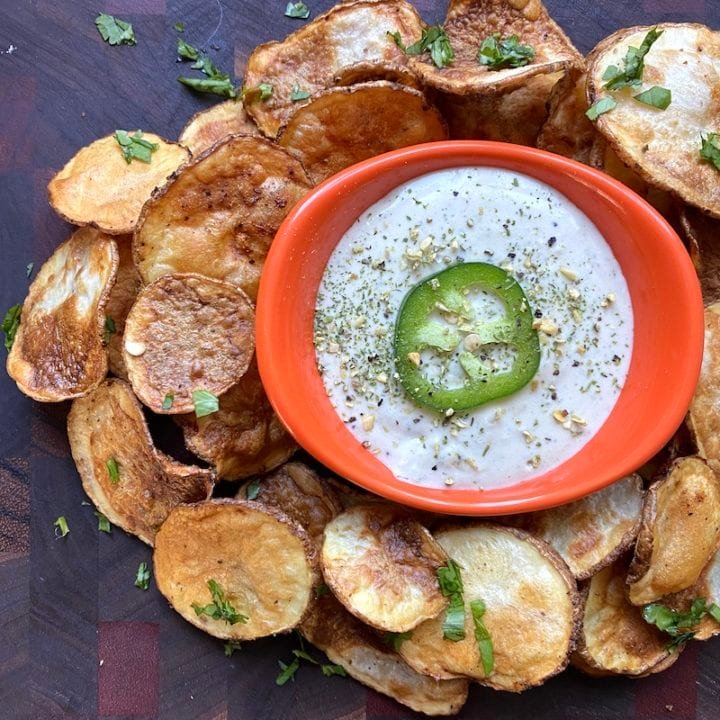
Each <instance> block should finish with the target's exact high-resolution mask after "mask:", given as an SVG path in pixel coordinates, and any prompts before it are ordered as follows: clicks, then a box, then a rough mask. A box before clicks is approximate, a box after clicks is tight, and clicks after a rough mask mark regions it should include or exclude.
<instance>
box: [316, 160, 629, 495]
mask: <svg viewBox="0 0 720 720" xmlns="http://www.w3.org/2000/svg"><path fill="white" fill-rule="evenodd" d="M470 261H473V262H477V261H479V262H485V263H490V264H493V265H497V266H499V267H501V268H503V269H504V270H506V271H507V272H509V273H510V274H511V275H512V276H513V277H514V278H515V279H516V280H517V281H518V282H519V283H520V285H521V286H522V288H523V290H524V291H525V295H526V296H527V299H528V302H529V303H530V307H531V309H532V311H533V313H534V317H535V323H534V325H535V327H536V328H537V331H538V334H539V338H540V347H541V359H540V367H539V369H538V371H537V374H536V375H535V377H534V378H533V380H532V381H531V382H530V383H529V384H528V385H526V386H525V387H524V388H522V389H521V390H519V391H517V392H516V393H514V394H512V395H509V396H507V397H504V398H501V399H499V400H495V401H492V402H490V403H487V404H485V405H482V406H480V407H478V408H476V409H474V410H471V411H469V412H466V413H462V414H461V413H454V412H453V411H452V410H448V412H447V413H445V414H438V413H437V412H434V411H432V410H430V409H427V408H423V407H420V406H418V405H416V404H415V403H414V402H413V401H412V400H411V399H410V398H409V397H408V396H407V395H406V393H405V391H404V389H403V387H402V385H401V384H400V382H399V379H398V375H397V373H396V370H395V361H394V353H393V335H394V327H395V321H396V319H397V315H398V310H399V308H400V305H401V303H402V301H403V298H404V297H405V296H406V294H407V293H408V291H409V290H410V289H411V288H412V287H414V286H415V285H416V284H417V283H418V282H419V281H420V280H422V279H423V278H425V277H427V276H428V275H432V274H433V273H436V272H438V271H440V270H442V269H444V268H446V267H449V266H450V265H454V264H456V263H462V262H470ZM471 302H472V304H473V306H474V308H475V310H476V313H477V314H478V316H480V317H487V318H492V317H493V316H499V315H500V314H502V313H503V305H502V303H501V302H500V300H499V299H497V298H496V297H494V296H492V295H488V294H482V293H479V294H477V296H476V297H473V298H471ZM438 316H439V318H440V320H441V321H442V322H449V323H451V324H452V323H453V322H455V323H457V319H456V318H453V317H452V315H451V314H449V315H448V314H445V315H443V314H442V313H439V314H438ZM632 337H633V315H632V305H631V301H630V295H629V292H628V288H627V284H626V282H625V279H624V277H623V275H622V271H621V269H620V267H619V265H618V263H617V261H616V260H615V258H614V256H613V254H612V251H611V250H610V248H609V246H608V245H607V243H606V242H605V240H604V238H603V237H602V235H601V234H600V232H599V231H598V229H597V228H596V227H595V225H594V224H593V223H592V222H591V221H590V220H589V219H588V218H587V217H586V216H585V215H584V214H583V213H582V212H580V210H579V209H578V208H577V207H576V206H575V205H574V204H573V203H571V202H570V201H569V200H568V199H567V198H566V197H565V196H564V195H562V194H561V193H559V192H558V191H556V190H555V189H553V188H551V187H550V186H548V185H546V184H544V183H542V182H539V181H537V180H535V179H533V178H530V177H528V176H526V175H522V174H518V173H515V172H511V171H508V170H501V169H495V168H485V167H463V168H454V169H449V170H442V171H439V172H434V173H430V174H427V175H424V176H421V177H419V178H415V179H414V180H412V181H410V182H408V183H405V184H404V185H401V186H399V187H398V188H397V189H395V190H394V191H392V192H391V193H390V194H389V195H387V196H386V197H384V198H383V199H382V200H380V201H379V202H377V203H375V204H374V205H373V206H371V207H370V208H369V209H368V210H367V211H366V212H364V213H363V214H362V215H361V216H360V217H359V218H358V219H357V221H356V222H355V223H354V224H353V226H352V227H351V228H350V229H349V230H348V231H347V232H346V233H345V235H344V236H343V237H342V239H341V240H340V242H339V243H338V245H337V247H336V249H335V250H334V252H333V254H332V256H331V257H330V260H329V262H328V264H327V267H326V269H325V273H324V275H323V279H322V282H321V284H320V288H319V292H318V297H317V304H316V309H315V348H316V355H317V362H318V367H319V369H320V372H321V374H322V377H323V381H324V384H325V388H326V389H327V393H328V395H329V397H330V400H331V402H332V403H333V406H334V407H335V408H336V410H337V412H338V413H339V415H340V417H341V418H342V420H343V421H344V422H345V423H346V425H347V427H348V428H349V429H350V431H351V432H352V433H353V434H354V435H355V436H356V437H357V438H358V439H359V440H360V441H361V442H362V443H363V444H364V445H365V447H367V448H368V449H369V450H370V451H371V452H373V453H374V454H376V455H377V456H378V458H379V459H380V460H381V461H382V462H383V463H384V464H385V465H386V466H387V467H388V468H389V469H390V470H392V472H393V473H394V474H395V475H396V477H398V478H400V479H403V480H406V481H408V482H411V483H414V484H416V485H424V486H429V487H446V486H452V487H459V488H468V487H475V488H491V487H499V486H505V485H510V484H513V483H516V482H521V481H523V480H527V479H529V478H532V477H535V476H537V475H540V474H542V473H545V472H547V471H548V470H550V469H551V468H553V467H555V466H557V465H559V464H561V463H562V462H564V461H565V460H567V459H568V458H570V457H571V456H572V455H574V454H575V453H577V452H578V450H579V449H580V448H581V447H582V446H583V445H584V444H586V443H587V442H588V440H589V439H590V438H591V437H592V436H593V435H594V434H595V433H596V432H597V431H598V430H599V429H600V427H601V426H602V424H603V423H604V421H605V420H606V419H607V417H608V415H609V414H610V412H611V411H612V409H613V406H614V405H615V403H616V401H617V398H618V395H619V393H620V390H621V388H622V385H623V383H624V381H625V378H626V376H627V370H628V366H629V364H630V357H631V353H632ZM481 352H484V353H485V355H486V356H487V357H484V358H483V359H484V360H488V359H489V361H490V362H494V363H495V364H496V365H495V366H496V367H498V368H500V369H501V370H502V369H503V367H504V366H505V365H507V364H509V363H510V362H511V360H512V350H511V349H510V348H508V347H504V346H485V347H484V348H482V349H481ZM445 361H446V362H445V364H446V365H447V364H448V363H447V356H445ZM422 362H423V365H424V366H425V367H427V369H428V376H429V377H432V369H433V367H440V364H441V363H440V362H439V358H437V357H435V358H434V357H433V352H432V351H430V350H426V351H424V352H423V353H422ZM450 365H451V367H450V369H449V371H448V375H447V376H446V377H445V378H444V379H443V381H444V382H446V383H450V384H452V383H453V382H454V383H455V385H456V386H460V385H462V382H463V377H464V376H463V369H462V367H460V364H459V363H457V362H456V363H454V365H455V367H454V368H453V367H452V365H453V358H452V356H451V357H450Z"/></svg>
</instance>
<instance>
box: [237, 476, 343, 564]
mask: <svg viewBox="0 0 720 720" xmlns="http://www.w3.org/2000/svg"><path fill="white" fill-rule="evenodd" d="M236 497H237V499H238V500H256V501H257V502H259V503H262V504H263V505H268V506H270V507H274V508H277V509H278V510H280V511H282V512H284V513H285V514H286V515H287V516H288V517H290V518H292V519H293V520H295V522H297V523H299V524H300V525H302V526H303V527H304V528H305V530H306V532H307V534H308V535H309V536H310V538H311V540H312V541H313V542H314V543H315V545H316V546H317V549H318V551H319V550H320V546H321V545H322V536H323V530H324V529H325V526H326V525H327V524H328V523H329V522H330V521H331V520H332V519H333V518H334V517H335V516H336V515H339V514H340V513H341V512H342V510H343V508H342V505H341V504H340V501H339V500H338V498H337V496H336V495H335V492H334V491H333V489H332V487H330V485H329V483H327V482H326V481H325V480H324V479H323V478H321V477H320V476H319V475H318V474H317V473H316V472H315V471H314V470H312V469H311V468H309V467H308V466H307V465H303V463H299V462H292V463H286V464H285V465H283V466H282V467H280V468H278V469H277V470H276V471H275V472H274V473H272V474H271V475H267V476H265V477H263V478H262V479H257V480H255V481H252V482H250V483H247V484H246V485H243V487H242V488H240V490H239V492H238V494H237V496H236Z"/></svg>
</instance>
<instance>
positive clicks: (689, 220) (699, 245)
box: [679, 205, 720, 306]
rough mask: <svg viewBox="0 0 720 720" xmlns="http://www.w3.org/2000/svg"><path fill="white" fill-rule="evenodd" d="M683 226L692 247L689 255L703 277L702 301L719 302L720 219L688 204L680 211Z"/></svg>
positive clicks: (701, 280) (709, 303)
mask: <svg viewBox="0 0 720 720" xmlns="http://www.w3.org/2000/svg"><path fill="white" fill-rule="evenodd" d="M679 215H680V226H681V227H682V229H683V233H684V234H685V239H686V241H687V243H688V245H689V246H690V256H691V257H692V260H693V264H694V265H695V269H696V270H697V274H698V277H699V278H700V287H701V288H702V295H703V302H704V303H705V305H706V306H707V305H712V304H713V303H716V302H718V301H720V220H716V219H715V218H711V217H709V216H707V215H704V214H703V213H701V212H700V211H699V210H696V209H695V208H693V207H690V206H689V205H685V206H683V207H682V208H681V210H680V213H679Z"/></svg>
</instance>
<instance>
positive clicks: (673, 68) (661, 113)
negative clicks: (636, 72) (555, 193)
mask: <svg viewBox="0 0 720 720" xmlns="http://www.w3.org/2000/svg"><path fill="white" fill-rule="evenodd" d="M655 27H657V29H658V30H662V31H663V32H662V35H661V36H660V37H659V38H658V39H657V40H656V41H655V43H654V44H653V45H652V47H651V49H650V51H649V52H648V53H647V55H646V56H645V60H644V62H645V70H644V74H643V78H642V80H643V84H642V86H641V87H637V88H630V89H628V90H623V91H619V92H615V93H612V96H613V98H614V99H615V100H616V101H617V107H615V108H614V109H613V110H612V111H611V112H607V113H605V114H603V115H601V116H600V117H599V118H598V120H597V122H596V127H597V129H598V130H599V131H600V132H601V133H602V134H603V135H604V136H605V138H606V139H607V141H608V142H609V143H610V144H611V145H612V146H613V148H614V150H615V151H616V152H617V154H618V156H619V158H620V159H621V160H622V161H623V162H624V163H625V164H626V165H628V166H630V168H632V169H633V170H635V171H637V173H638V174H639V175H640V176H641V177H643V178H644V179H645V180H646V181H647V182H648V183H650V184H651V185H654V186H656V187H659V188H661V189H664V190H668V191H670V192H673V193H675V194H677V195H678V196H680V197H681V198H682V199H683V200H685V201H686V202H688V203H690V204H691V205H696V206H697V207H699V208H701V209H703V210H705V211H706V212H709V213H711V214H713V215H715V216H716V217H720V182H718V171H717V169H716V168H715V167H713V165H712V163H709V162H704V161H703V160H702V159H701V157H700V147H701V142H700V136H701V134H704V133H707V132H709V131H713V130H715V129H717V128H716V124H717V88H718V85H719V84H720V33H718V32H714V31H712V30H710V29H709V28H707V27H705V26H703V25H693V24H689V23H688V24H675V23H660V24H658V25H657V26H655ZM650 29H651V28H650V27H633V28H627V29H624V30H619V31H618V32H616V33H613V34H612V35H610V36H609V37H607V38H605V39H604V40H603V41H602V42H601V43H600V44H599V45H598V46H597V47H596V48H595V49H594V50H593V51H592V53H591V54H590V56H589V57H588V86H587V94H588V101H589V102H590V104H593V103H594V102H596V101H597V100H599V99H600V98H602V97H605V96H606V95H608V94H609V93H608V91H607V90H605V89H604V87H603V86H604V84H605V81H604V80H603V77H602V76H603V74H604V73H605V71H606V69H607V68H608V66H610V65H616V66H618V67H620V68H622V67H623V64H622V61H623V58H624V57H625V54H626V53H627V50H628V48H629V47H640V44H641V43H642V41H643V38H644V37H645V35H646V34H647V32H648V31H649V30H650ZM655 85H659V86H661V87H664V88H667V89H669V90H670V91H671V93H672V102H671V103H670V105H669V106H668V107H667V109H665V110H658V109H656V108H654V107H651V106H648V105H644V104H642V103H640V102H638V101H637V100H635V99H633V96H634V95H637V94H639V93H640V92H642V91H644V90H647V89H648V88H649V87H651V86H655Z"/></svg>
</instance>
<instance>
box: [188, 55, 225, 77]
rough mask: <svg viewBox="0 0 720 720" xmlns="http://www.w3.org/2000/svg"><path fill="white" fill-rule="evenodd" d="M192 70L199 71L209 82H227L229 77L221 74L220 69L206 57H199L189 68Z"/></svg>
mask: <svg viewBox="0 0 720 720" xmlns="http://www.w3.org/2000/svg"><path fill="white" fill-rule="evenodd" d="M190 67H191V68H192V69H193V70H200V71H201V72H202V73H204V74H205V75H207V76H208V77H209V78H210V79H211V80H229V79H230V75H228V74H227V73H224V72H222V70H220V68H218V66H217V65H216V64H215V63H214V62H213V61H212V60H211V59H210V58H209V57H208V56H207V55H201V56H200V57H199V58H198V59H197V60H196V61H195V62H194V63H193V64H192V65H191V66H190Z"/></svg>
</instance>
